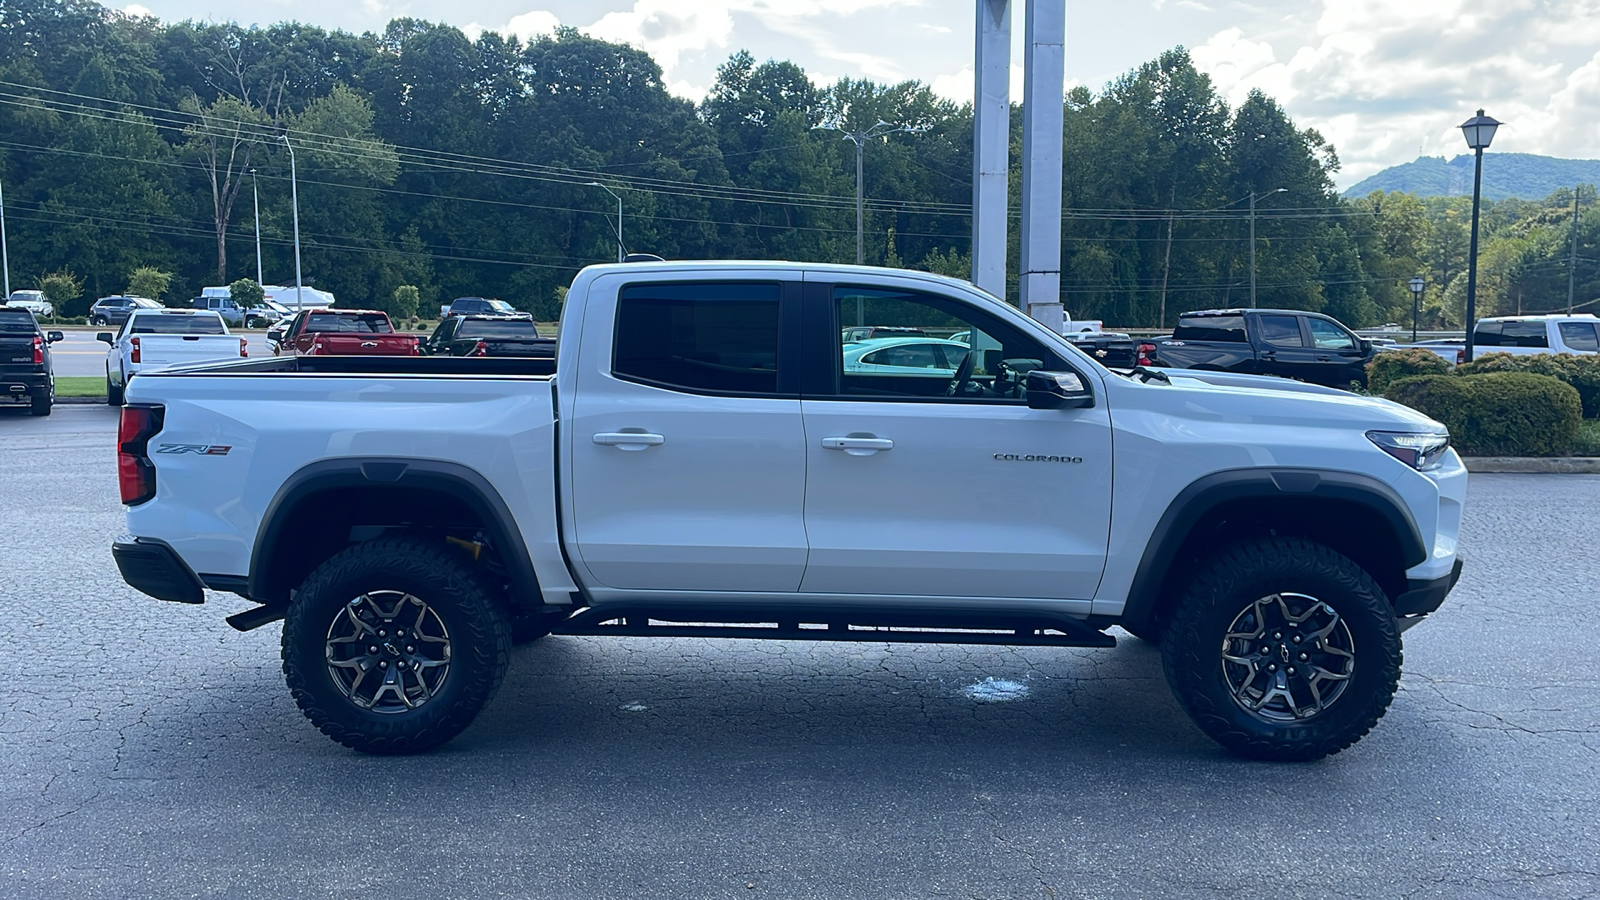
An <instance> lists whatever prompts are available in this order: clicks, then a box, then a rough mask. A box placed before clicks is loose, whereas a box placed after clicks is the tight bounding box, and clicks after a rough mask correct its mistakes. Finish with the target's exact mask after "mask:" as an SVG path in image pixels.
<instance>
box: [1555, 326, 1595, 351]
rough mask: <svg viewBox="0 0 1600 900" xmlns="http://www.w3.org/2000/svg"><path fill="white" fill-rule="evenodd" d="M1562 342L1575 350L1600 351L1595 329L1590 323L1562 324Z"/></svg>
mask: <svg viewBox="0 0 1600 900" xmlns="http://www.w3.org/2000/svg"><path fill="white" fill-rule="evenodd" d="M1561 342H1562V343H1563V344H1566V345H1567V346H1568V347H1571V348H1572V349H1574V350H1600V340H1597V339H1596V337H1595V327H1594V325H1592V324H1590V323H1588V322H1562V323H1561Z"/></svg>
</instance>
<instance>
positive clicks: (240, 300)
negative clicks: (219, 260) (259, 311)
mask: <svg viewBox="0 0 1600 900" xmlns="http://www.w3.org/2000/svg"><path fill="white" fill-rule="evenodd" d="M228 296H229V297H232V298H233V302H235V303H237V304H239V306H240V307H242V308H244V309H254V308H256V307H257V306H260V305H261V302H262V301H263V300H265V299H267V292H266V291H264V290H262V289H261V285H259V284H256V282H255V279H253V278H241V279H239V280H238V281H235V282H234V283H233V284H230V285H228Z"/></svg>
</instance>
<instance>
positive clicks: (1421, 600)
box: [1394, 555, 1463, 631]
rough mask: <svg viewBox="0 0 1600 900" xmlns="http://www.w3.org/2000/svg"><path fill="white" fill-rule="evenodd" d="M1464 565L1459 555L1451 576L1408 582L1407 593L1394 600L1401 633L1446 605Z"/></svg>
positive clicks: (1451, 570)
mask: <svg viewBox="0 0 1600 900" xmlns="http://www.w3.org/2000/svg"><path fill="white" fill-rule="evenodd" d="M1462 563H1463V560H1462V559H1461V557H1460V556H1459V555H1457V556H1456V561H1455V565H1453V566H1451V567H1450V574H1448V575H1443V576H1440V577H1438V578H1426V579H1424V578H1412V579H1409V580H1408V581H1407V582H1406V586H1407V590H1406V592H1405V593H1403V594H1401V595H1400V596H1398V597H1396V598H1394V615H1395V618H1396V619H1398V620H1399V622H1400V630H1401V631H1404V630H1406V629H1407V628H1410V627H1411V626H1412V625H1415V624H1417V623H1418V622H1420V621H1422V618H1423V617H1424V616H1426V615H1427V614H1428V613H1431V612H1433V611H1434V610H1436V609H1438V608H1439V606H1440V604H1442V603H1444V598H1445V597H1446V596H1448V595H1449V594H1450V591H1451V589H1453V588H1454V587H1455V586H1456V582H1457V581H1460V580H1461V566H1462Z"/></svg>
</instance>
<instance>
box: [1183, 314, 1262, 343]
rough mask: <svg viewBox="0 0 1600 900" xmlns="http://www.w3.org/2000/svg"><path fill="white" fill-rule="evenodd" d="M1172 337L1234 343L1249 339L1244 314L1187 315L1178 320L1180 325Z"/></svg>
mask: <svg viewBox="0 0 1600 900" xmlns="http://www.w3.org/2000/svg"><path fill="white" fill-rule="evenodd" d="M1172 339H1173V340H1175V341H1223V342H1227V343H1234V344H1243V343H1246V342H1247V341H1248V339H1247V338H1246V337H1245V330H1244V316H1185V317H1183V318H1180V319H1179V320H1178V327H1177V328H1175V329H1173V332H1172Z"/></svg>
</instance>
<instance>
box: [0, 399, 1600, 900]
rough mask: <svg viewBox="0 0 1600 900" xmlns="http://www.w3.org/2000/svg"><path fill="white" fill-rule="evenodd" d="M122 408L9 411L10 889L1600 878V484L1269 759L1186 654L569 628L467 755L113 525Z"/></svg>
mask: <svg viewBox="0 0 1600 900" xmlns="http://www.w3.org/2000/svg"><path fill="white" fill-rule="evenodd" d="M113 431H114V416H113V413H112V411H110V410H106V409H104V408H96V407H63V408H60V409H59V410H58V411H57V413H56V415H54V416H52V417H51V418H49V419H43V420H38V419H32V418H30V417H28V416H27V415H26V414H25V413H23V414H13V413H12V412H10V411H0V459H3V460H4V461H5V462H4V465H0V535H4V536H5V538H6V544H5V550H4V552H3V553H0V609H3V610H4V612H5V615H3V616H0V645H3V646H4V648H5V657H6V659H7V663H6V665H5V687H4V691H3V692H0V755H3V761H4V762H3V765H0V797H3V799H4V802H3V803H0V896H4V897H19V898H20V897H27V898H54V897H62V898H69V897H70V898H90V897H158V898H164V897H245V898H257V897H258V898H273V900H276V898H291V897H295V898H297V897H347V896H408V897H429V896H437V897H474V898H476V897H626V898H650V900H658V898H677V897H682V898H708V897H741V898H751V897H771V898H807V897H815V898H845V897H862V898H928V897H951V898H1068V897H1081V898H1100V897H1119V898H1120V897H1134V898H1170V897H1183V898H1187V897H1194V898H1244V897H1262V898H1318V900H1321V898H1336V897H1374V898H1377V897H1382V898H1390V897H1406V898H1451V900H1460V898H1490V897H1495V898H1503V897H1513V898H1534V900H1538V898H1569V897H1591V896H1595V895H1596V894H1597V893H1600V824H1597V821H1596V820H1597V811H1600V777H1597V776H1600V755H1597V754H1600V674H1597V670H1596V667H1595V665H1594V659H1595V647H1596V646H1597V645H1600V613H1597V611H1596V604H1595V602H1594V600H1595V586H1596V584H1597V582H1600V578H1597V575H1600V566H1597V564H1596V563H1595V561H1594V560H1595V541H1594V536H1595V534H1596V529H1595V525H1594V518H1593V517H1594V511H1595V510H1596V509H1600V477H1592V476H1571V475H1568V476H1558V475H1552V476H1545V475H1503V476H1495V475H1475V476H1473V480H1472V488H1471V507H1470V512H1469V517H1468V522H1467V529H1466V546H1467V547H1468V548H1469V553H1470V554H1471V555H1470V558H1469V561H1468V566H1467V569H1466V574H1465V577H1464V578H1463V580H1462V582H1461V585H1460V587H1459V588H1458V589H1457V591H1456V593H1455V594H1454V595H1453V596H1452V597H1451V599H1450V601H1449V602H1448V604H1447V605H1446V606H1445V608H1444V609H1443V610H1442V611H1441V612H1440V613H1439V614H1438V615H1437V616H1435V617H1434V618H1433V619H1432V620H1430V621H1428V622H1425V623H1424V624H1422V625H1420V626H1418V627H1417V628H1415V629H1413V630H1412V631H1410V632H1408V633H1407V634H1406V674H1405V677H1404V679H1403V680H1402V682H1401V686H1400V693H1399V695H1398V697H1397V698H1396V700H1395V703H1394V706H1393V708H1392V709H1391V710H1390V712H1389V715H1388V717H1387V718H1386V719H1385V720H1384V721H1383V722H1382V723H1380V724H1379V726H1378V728H1377V730H1376V731H1375V732H1374V733H1373V734H1372V735H1370V736H1369V737H1368V738H1367V739H1366V740H1364V741H1363V742H1361V743H1360V744H1358V745H1356V746H1355V747H1354V748H1352V749H1350V750H1348V751H1346V752H1344V753H1342V754H1339V755H1338V756H1335V757H1332V758H1330V759H1328V760H1325V761H1322V762H1319V763H1313V764H1304V765H1271V764H1261V763H1252V762H1245V761H1241V760H1238V759H1235V758H1232V757H1230V756H1228V755H1227V754H1225V753H1224V752H1222V751H1221V750H1220V749H1219V748H1218V747H1217V746H1216V745H1214V744H1212V743H1211V742H1210V741H1209V740H1208V739H1206V738H1205V737H1204V736H1203V735H1202V734H1201V733H1200V732H1199V731H1198V730H1197V729H1196V728H1194V726H1192V725H1191V724H1190V723H1189V721H1188V719H1187V718H1186V717H1185V716H1184V715H1183V714H1182V712H1181V711H1180V710H1179V709H1178V707H1177V706H1176V704H1175V703H1174V702H1173V700H1172V698H1171V695H1170V694H1169V692H1168V690H1167V687H1166V684H1165V682H1164V680H1163V678H1162V674H1161V668H1160V660H1159V657H1158V655H1157V653H1156V652H1155V651H1154V650H1153V649H1151V648H1150V647H1148V646H1145V645H1143V644H1141V643H1140V642H1138V641H1135V640H1132V639H1126V638H1125V639H1124V640H1123V641H1122V643H1121V645H1120V646H1119V647H1117V648H1116V649H1114V650H1108V651H1094V650H1062V649H1052V648H1022V649H1010V648H988V647H938V646H927V647H916V646H887V645H853V644H847V645H835V644H820V643H819V644H799V643H756V642H746V641H717V640H710V639H693V640H688V639H680V640H667V639H637V638H611V639H607V638H572V637H554V638H547V639H545V640H543V641H540V642H538V643H535V644H532V645H529V646H526V647H520V648H518V649H517V650H516V652H515V653H514V654H513V658H512V665H511V673H510V675H509V676H508V678H507V681H506V684H505V686H504V687H503V688H502V689H501V691H500V694H499V695H498V697H497V698H496V699H495V700H494V701H493V702H492V703H491V705H490V706H489V708H488V709H487V710H486V711H485V713H484V714H483V715H482V716H481V717H480V718H479V719H478V721H477V722H476V723H475V724H474V725H473V726H472V727H471V728H470V729H468V730H467V731H466V732H465V733H464V734H463V735H462V736H461V737H459V738H457V739H456V740H455V741H454V742H452V743H451V744H449V745H447V746H446V747H444V748H443V749H441V750H439V751H437V752H435V753H433V754H430V755H427V756H421V757H413V758H376V757H367V756H361V755H358V754H355V753H351V752H348V751H346V750H344V749H342V748H340V747H339V746H338V745H336V744H334V743H333V742H331V741H329V740H327V739H325V738H323V737H322V736H321V735H319V734H317V733H316V732H315V731H313V730H312V729H311V727H310V726H309V725H308V724H307V723H306V722H305V720H304V719H303V718H302V717H301V716H300V714H299V712H298V711H297V710H296V708H295V706H294V704H293V702H292V701H291V700H290V698H289V696H288V694H287V691H286V690H285V688H284V686H283V682H282V677H281V675H280V672H279V667H278V648H277V641H278V634H279V630H278V627H277V626H276V625H274V626H269V627H267V628H263V629H260V630H258V631H254V632H251V633H248V634H237V633H234V632H233V631H231V630H230V629H229V628H228V627H227V626H226V625H225V624H224V623H223V622H222V617H223V616H224V615H226V614H228V613H232V612H235V611H237V610H239V609H242V608H244V606H245V603H244V601H242V600H239V599H238V598H233V597H229V596H227V595H219V594H212V595H210V602H208V603H207V604H206V605H205V606H199V607H187V606H179V605H173V604H165V603H161V602H158V601H155V600H151V599H148V598H145V597H143V596H142V595H140V594H137V593H136V592H134V591H133V590H131V589H130V588H128V587H126V586H125V585H123V583H122V582H121V580H120V579H119V578H118V576H117V573H116V570H115V567H114V565H113V564H112V562H111V558H110V553H109V550H108V545H109V544H110V542H111V540H112V538H113V536H114V535H115V534H116V533H117V532H118V531H119V529H120V527H121V525H122V516H121V513H120V510H119V508H118V506H117V502H116V487H115V474H114V459H113V449H112V444H113Z"/></svg>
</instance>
